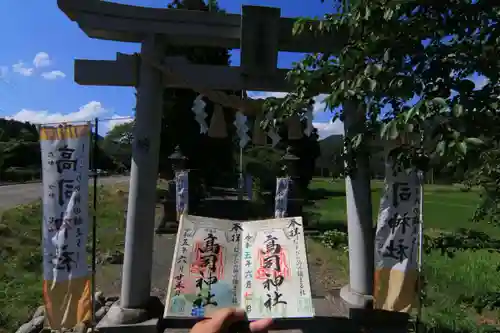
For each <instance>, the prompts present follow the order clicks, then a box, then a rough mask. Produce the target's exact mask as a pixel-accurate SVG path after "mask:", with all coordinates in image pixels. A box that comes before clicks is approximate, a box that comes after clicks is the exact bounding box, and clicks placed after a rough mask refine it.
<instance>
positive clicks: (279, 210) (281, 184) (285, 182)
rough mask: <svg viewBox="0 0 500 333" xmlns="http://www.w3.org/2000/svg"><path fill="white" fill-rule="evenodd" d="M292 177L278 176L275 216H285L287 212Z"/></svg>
mask: <svg viewBox="0 0 500 333" xmlns="http://www.w3.org/2000/svg"><path fill="white" fill-rule="evenodd" d="M289 185H290V178H288V177H286V178H276V197H275V206H274V217H275V218H283V217H286V214H287V206H288V187H289Z"/></svg>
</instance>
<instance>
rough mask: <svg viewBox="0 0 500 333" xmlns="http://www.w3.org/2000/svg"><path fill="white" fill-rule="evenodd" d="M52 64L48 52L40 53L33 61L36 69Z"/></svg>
mask: <svg viewBox="0 0 500 333" xmlns="http://www.w3.org/2000/svg"><path fill="white" fill-rule="evenodd" d="M50 64H51V60H50V57H49V55H48V54H47V53H46V52H38V53H37V54H36V55H35V58H34V59H33V66H35V68H41V67H47V66H50Z"/></svg>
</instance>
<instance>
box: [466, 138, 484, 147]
mask: <svg viewBox="0 0 500 333" xmlns="http://www.w3.org/2000/svg"><path fill="white" fill-rule="evenodd" d="M465 142H467V143H468V144H470V145H474V146H481V145H484V141H483V140H481V139H479V138H467V139H465Z"/></svg>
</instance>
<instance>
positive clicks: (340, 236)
mask: <svg viewBox="0 0 500 333" xmlns="http://www.w3.org/2000/svg"><path fill="white" fill-rule="evenodd" d="M318 238H319V241H320V242H321V244H323V246H325V247H328V248H330V249H340V250H343V251H345V252H348V251H349V249H348V247H347V233H345V232H342V231H338V230H328V231H325V232H324V233H322V234H321V235H320V236H319V237H318Z"/></svg>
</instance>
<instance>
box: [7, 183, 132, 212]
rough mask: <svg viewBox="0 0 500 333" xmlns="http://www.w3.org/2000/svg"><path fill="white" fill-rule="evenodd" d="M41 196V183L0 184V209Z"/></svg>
mask: <svg viewBox="0 0 500 333" xmlns="http://www.w3.org/2000/svg"><path fill="white" fill-rule="evenodd" d="M128 179H129V177H126V176H114V177H103V178H99V180H98V182H99V183H100V184H115V183H121V182H127V181H128ZM41 196H42V184H41V183H29V184H18V185H4V186H0V211H1V210H3V209H7V208H11V207H14V206H17V205H22V204H26V203H29V202H32V201H35V200H37V199H38V198H40V197H41Z"/></svg>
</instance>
